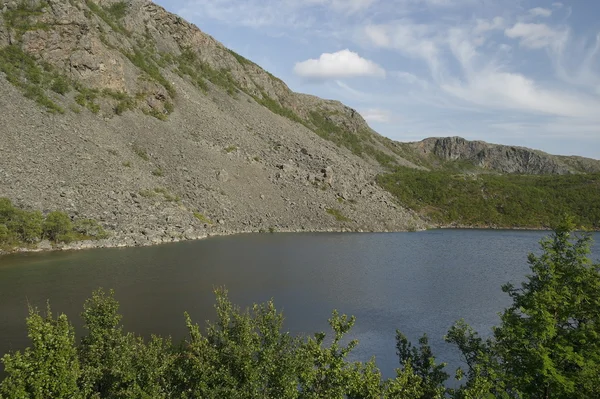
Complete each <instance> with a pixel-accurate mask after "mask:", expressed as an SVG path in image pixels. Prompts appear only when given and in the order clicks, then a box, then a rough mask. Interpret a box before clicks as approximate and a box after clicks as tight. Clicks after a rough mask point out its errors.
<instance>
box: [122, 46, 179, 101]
mask: <svg viewBox="0 0 600 399" xmlns="http://www.w3.org/2000/svg"><path fill="white" fill-rule="evenodd" d="M125 56H126V57H127V58H128V59H129V61H131V63H132V64H133V65H135V66H136V67H138V68H140V69H141V70H142V71H144V72H145V73H146V74H147V75H148V76H149V77H150V78H151V79H153V80H154V81H156V82H158V83H159V84H160V85H161V86H163V87H164V88H165V90H167V93H169V96H171V97H172V98H173V97H175V94H176V93H175V88H174V87H173V85H171V83H169V81H168V80H167V79H166V78H165V77H164V76H163V74H162V73H161V72H160V68H159V66H158V65H157V63H156V62H155V61H154V58H153V57H152V54H148V53H147V52H146V51H144V50H143V49H141V48H134V49H133V52H132V53H125Z"/></svg>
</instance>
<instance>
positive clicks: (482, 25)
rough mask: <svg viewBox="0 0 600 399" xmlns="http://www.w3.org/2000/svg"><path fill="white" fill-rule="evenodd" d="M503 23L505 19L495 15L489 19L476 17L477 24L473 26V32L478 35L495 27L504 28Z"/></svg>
mask: <svg viewBox="0 0 600 399" xmlns="http://www.w3.org/2000/svg"><path fill="white" fill-rule="evenodd" d="M504 25H505V21H504V18H502V17H495V18H493V19H491V20H487V19H478V20H477V25H476V26H475V29H473V33H475V34H477V35H479V34H482V33H486V32H489V31H493V30H497V29H504Z"/></svg>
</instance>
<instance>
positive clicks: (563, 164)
mask: <svg viewBox="0 0 600 399" xmlns="http://www.w3.org/2000/svg"><path fill="white" fill-rule="evenodd" d="M398 145H400V146H404V148H405V151H406V152H407V153H410V151H411V150H412V151H413V152H414V154H411V155H412V158H411V159H413V160H414V162H415V163H416V164H418V165H422V166H424V167H427V168H430V169H444V168H452V167H455V166H458V167H460V168H463V169H469V168H477V169H482V170H484V171H492V172H499V173H519V174H536V175H539V174H560V175H562V174H569V173H598V172H600V161H597V160H594V159H589V158H583V157H567V156H556V155H550V154H547V153H545V152H543V151H538V150H532V149H529V148H524V147H515V146H506V145H499V144H489V143H486V142H483V141H469V140H465V139H463V138H462V137H442V138H439V137H432V138H428V139H425V140H423V141H420V142H417V143H398Z"/></svg>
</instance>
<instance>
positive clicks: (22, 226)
mask: <svg viewBox="0 0 600 399" xmlns="http://www.w3.org/2000/svg"><path fill="white" fill-rule="evenodd" d="M43 221H44V217H43V215H42V213H41V212H40V211H33V212H27V211H23V210H18V211H17V212H16V218H15V220H14V222H15V223H16V225H14V228H13V229H14V231H16V233H17V235H18V237H19V240H20V241H22V242H24V243H27V244H33V243H36V242H38V241H39V240H40V238H41V237H42V232H43V229H42V228H43V227H42V226H43Z"/></svg>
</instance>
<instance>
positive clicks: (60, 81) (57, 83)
mask: <svg viewBox="0 0 600 399" xmlns="http://www.w3.org/2000/svg"><path fill="white" fill-rule="evenodd" d="M50 90H52V91H53V92H55V93H57V94H60V95H65V94H67V93H68V92H69V91H70V90H71V85H70V83H69V81H68V80H67V78H65V77H64V76H62V75H58V74H56V75H55V77H54V79H53V80H52V84H51V86H50Z"/></svg>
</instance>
